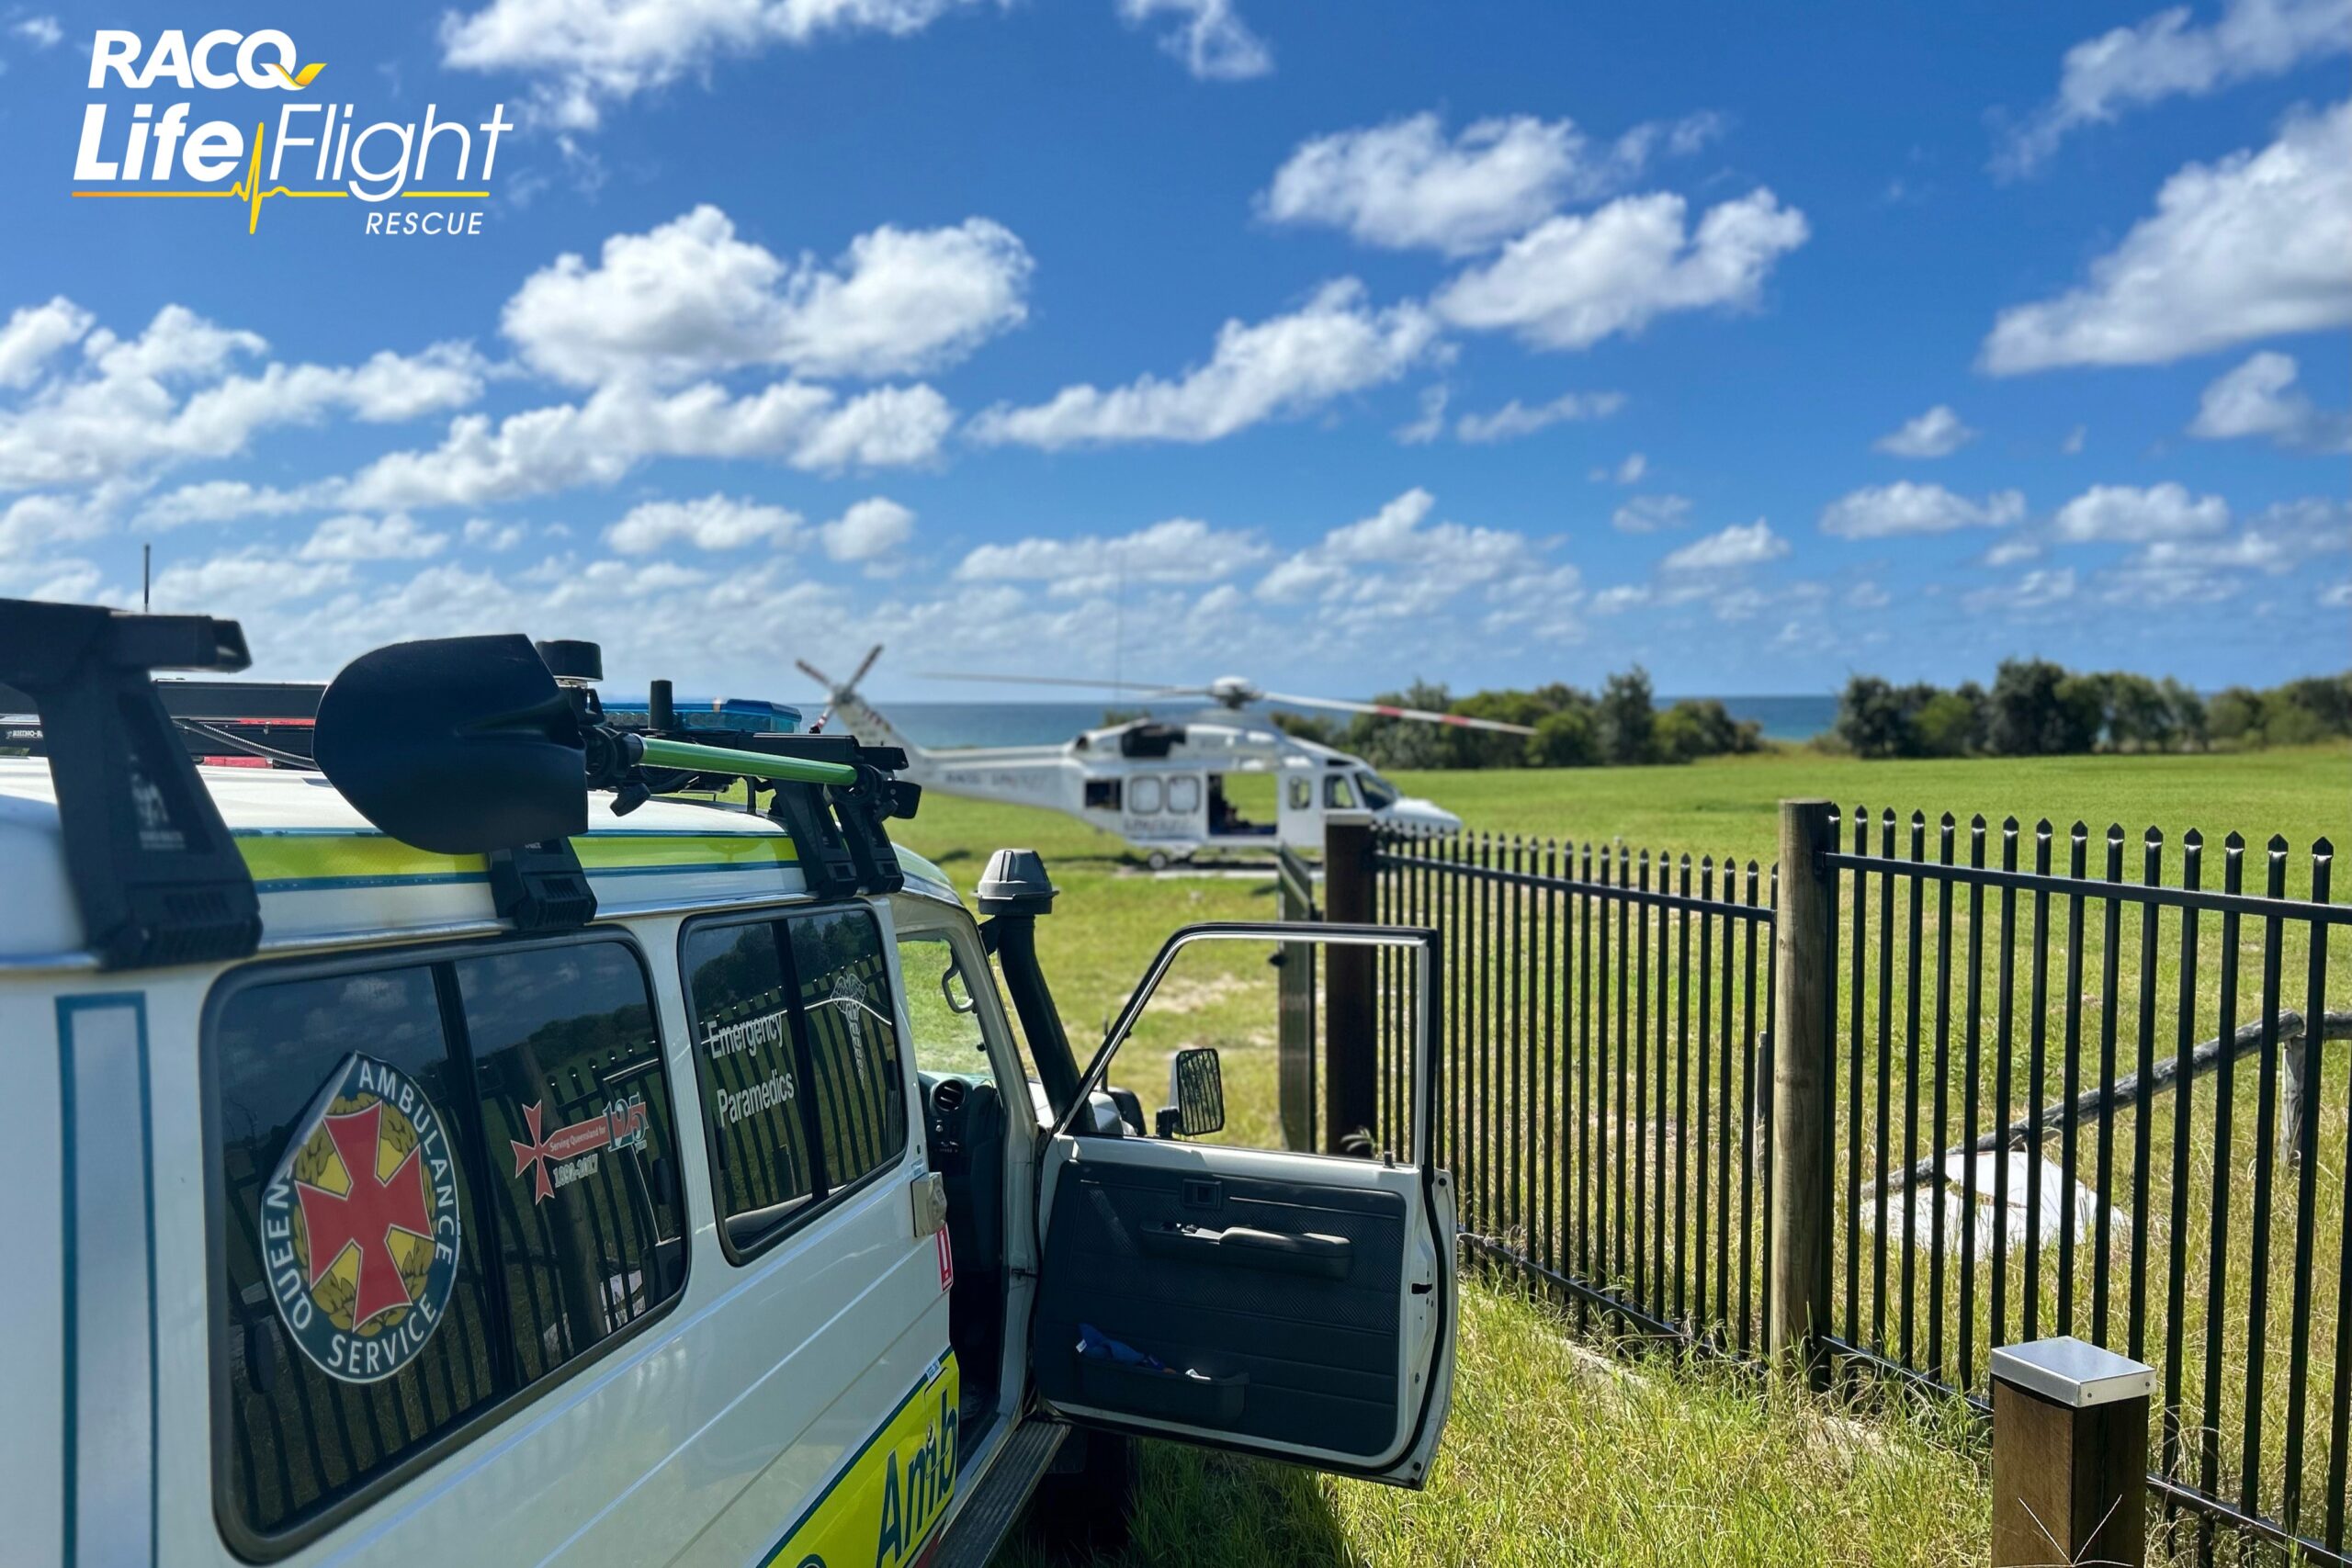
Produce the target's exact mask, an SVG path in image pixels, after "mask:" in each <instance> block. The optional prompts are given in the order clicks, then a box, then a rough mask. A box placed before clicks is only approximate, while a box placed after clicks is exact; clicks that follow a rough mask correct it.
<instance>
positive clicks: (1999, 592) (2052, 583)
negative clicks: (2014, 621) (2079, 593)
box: [1961, 566, 2075, 615]
mask: <svg viewBox="0 0 2352 1568" xmlns="http://www.w3.org/2000/svg"><path fill="white" fill-rule="evenodd" d="M2074 596H2075V569H2074V568H2073V567H2071V566H2062V567H2055V568H2052V567H2036V568H2034V570H2031V571H2029V572H2027V573H2026V574H2025V575H2024V576H2022V577H2020V578H2018V580H2017V581H2015V582H2007V583H2002V584H1999V585H1997V586H1995V587H1992V588H1979V589H1977V590H1975V591H1974V592H1971V593H1968V594H1966V595H1964V596H1963V597H1962V600H1961V604H1962V605H1963V606H1964V607H1965V608H1966V609H1967V610H1968V612H1969V614H1971V615H1983V614H1985V612H1986V611H1989V610H2006V611H2008V612H2010V613H2012V614H2019V615H2030V614H2032V613H2033V612H2035V611H2039V610H2047V609H2049V608H2051V607H2052V605H2055V604H2064V603H2065V602H2066V601H2067V600H2069V599H2072V598H2073V597H2074Z"/></svg>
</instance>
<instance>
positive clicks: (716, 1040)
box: [684, 920, 816, 1247]
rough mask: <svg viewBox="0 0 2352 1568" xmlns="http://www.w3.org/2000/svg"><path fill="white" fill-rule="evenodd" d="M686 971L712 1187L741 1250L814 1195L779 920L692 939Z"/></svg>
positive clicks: (703, 930) (705, 931)
mask: <svg viewBox="0 0 2352 1568" xmlns="http://www.w3.org/2000/svg"><path fill="white" fill-rule="evenodd" d="M684 966H685V979H686V995H687V997H688V998H689V999H690V1001H691V1002H692V1004H693V1008H694V1024H695V1035H694V1053H695V1077H697V1079H699V1081H700V1083H701V1085H702V1120H703V1128H704V1132H705V1135H706V1136H707V1139H708V1142H709V1145H710V1170H711V1182H712V1184H713V1186H714V1187H715V1188H716V1189H717V1191H716V1194H715V1195H716V1198H717V1201H718V1217H719V1220H720V1221H721V1222H722V1224H724V1226H725V1229H726V1234H727V1236H728V1239H729V1241H730V1242H731V1243H733V1244H734V1245H735V1246H737V1247H742V1246H746V1245H749V1244H751V1243H752V1242H756V1241H758V1240H759V1239H761V1238H762V1237H763V1235H766V1234H767V1233H769V1232H771V1231H773V1230H775V1228H776V1227H777V1226H778V1225H780V1224H783V1223H784V1222H785V1221H786V1219H788V1218H789V1217H791V1215H792V1214H793V1213H795V1212H796V1211H797V1210H798V1209H799V1208H800V1207H801V1206H803V1205H804V1204H806V1203H807V1202H808V1201H809V1198H810V1197H811V1196H812V1195H813V1194H814V1193H815V1191H816V1180H815V1175H814V1169H813V1167H812V1165H811V1162H810V1158H809V1136H808V1134H807V1132H806V1130H805V1129H804V1128H803V1126H802V1123H801V1119H800V1107H799V1103H798V1101H799V1095H800V1080H801V1077H802V1074H801V1070H800V1063H799V1059H798V1051H797V1041H796V1033H795V1031H794V1029H793V1027H792V1014H791V1008H790V1006H789V1002H790V995H789V992H788V990H787V987H786V984H785V971H784V956H783V953H782V950H781V948H780V946H779V944H778V942H777V941H776V925H775V921H773V920H755V921H752V922H751V923H750V924H746V925H731V926H703V927H700V928H698V929H696V930H695V931H690V932H688V933H687V936H686V942H685V965H684Z"/></svg>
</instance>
